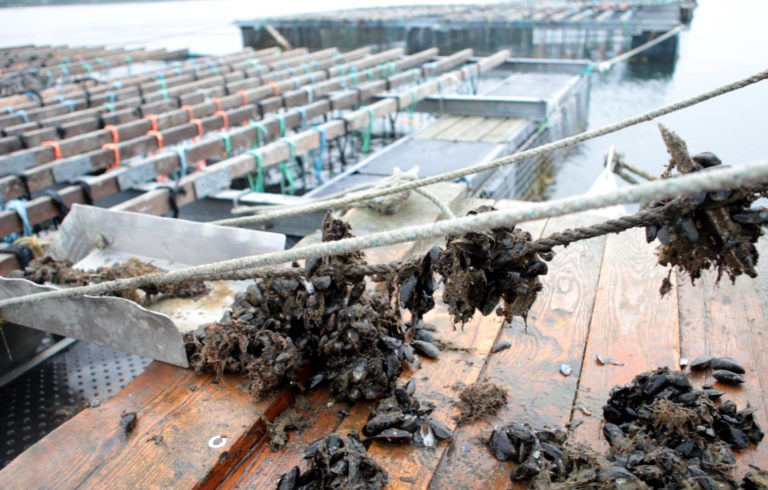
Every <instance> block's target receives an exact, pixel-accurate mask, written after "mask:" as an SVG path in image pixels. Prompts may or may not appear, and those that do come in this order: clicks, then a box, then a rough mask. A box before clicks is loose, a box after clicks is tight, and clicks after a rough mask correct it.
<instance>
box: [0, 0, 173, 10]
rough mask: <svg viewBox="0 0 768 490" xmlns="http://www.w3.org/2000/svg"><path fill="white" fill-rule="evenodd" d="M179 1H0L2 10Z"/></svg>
mask: <svg viewBox="0 0 768 490" xmlns="http://www.w3.org/2000/svg"><path fill="white" fill-rule="evenodd" d="M168 1H178V0H0V8H7V7H51V6H58V5H97V4H100V3H149V2H168Z"/></svg>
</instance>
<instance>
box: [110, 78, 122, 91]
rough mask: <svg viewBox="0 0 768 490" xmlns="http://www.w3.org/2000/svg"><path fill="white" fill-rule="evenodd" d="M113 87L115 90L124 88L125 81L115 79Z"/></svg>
mask: <svg viewBox="0 0 768 490" xmlns="http://www.w3.org/2000/svg"><path fill="white" fill-rule="evenodd" d="M112 88H113V89H115V90H120V89H121V88H123V82H121V81H120V80H115V81H114V82H112Z"/></svg>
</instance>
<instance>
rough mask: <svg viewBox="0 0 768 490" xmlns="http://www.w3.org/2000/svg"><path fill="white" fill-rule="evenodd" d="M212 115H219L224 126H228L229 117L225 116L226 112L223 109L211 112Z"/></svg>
mask: <svg viewBox="0 0 768 490" xmlns="http://www.w3.org/2000/svg"><path fill="white" fill-rule="evenodd" d="M213 115H214V116H220V117H221V119H222V120H223V121H224V127H225V128H229V117H228V116H227V113H226V112H224V111H216V112H214V113H213Z"/></svg>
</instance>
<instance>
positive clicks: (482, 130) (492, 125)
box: [454, 117, 505, 141]
mask: <svg viewBox="0 0 768 490" xmlns="http://www.w3.org/2000/svg"><path fill="white" fill-rule="evenodd" d="M504 121H505V119H504V118H498V117H487V118H484V119H483V120H482V121H480V122H479V123H478V124H475V125H474V126H472V127H470V128H467V129H466V130H465V131H464V132H463V133H462V134H458V135H456V136H455V138H454V139H457V140H459V141H481V140H482V139H483V138H484V137H485V136H486V135H488V134H489V133H490V132H491V131H493V130H494V129H496V128H497V127H499V126H501V125H502V124H504Z"/></svg>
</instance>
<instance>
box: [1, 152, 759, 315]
mask: <svg viewBox="0 0 768 490" xmlns="http://www.w3.org/2000/svg"><path fill="white" fill-rule="evenodd" d="M766 182H768V162H757V163H748V164H744V165H740V166H738V167H731V168H723V169H717V170H712V171H707V172H696V173H692V174H688V175H685V176H681V177H674V178H669V179H658V180H655V181H652V182H646V183H643V184H640V185H636V186H633V187H627V188H623V189H617V190H614V191H610V192H605V193H601V194H589V195H584V196H575V197H570V198H566V199H558V200H554V201H547V202H541V203H530V204H528V205H526V206H520V207H518V208H515V209H508V210H499V211H493V212H488V213H480V214H476V215H472V216H465V217H461V218H453V219H446V220H443V221H437V222H435V223H432V224H429V225H423V224H420V225H414V226H408V227H404V228H400V229H396V230H387V231H383V232H377V233H371V234H368V235H363V236H359V237H353V238H346V239H343V240H337V241H331V242H323V243H318V244H314V245H308V246H305V247H299V248H292V249H289V250H283V251H279V252H270V253H265V254H261V255H253V256H249V257H242V258H239V259H232V260H225V261H221V262H216V263H212V264H205V265H199V266H194V267H187V268H184V269H179V270H175V271H172V272H166V273H158V274H148V275H145V276H140V277H133V278H128V279H118V280H115V281H106V282H103V283H99V284H93V285H89V286H83V287H75V288H69V289H62V290H56V291H47V292H42V293H35V294H30V295H25V296H18V297H15V298H6V299H3V300H0V308H3V307H6V306H10V305H16V304H22V303H34V302H37V301H42V300H44V299H54V298H66V297H73V296H82V295H86V294H87V295H99V294H104V293H107V292H111V291H120V290H125V289H132V288H140V287H144V286H147V285H150V284H153V285H162V284H170V283H174V282H180V281H189V280H198V279H199V278H201V277H206V276H210V275H212V274H219V273H226V272H232V271H238V270H242V269H248V268H255V267H263V266H269V265H277V264H283V263H289V262H293V261H297V260H305V259H311V258H317V257H323V256H331V255H342V254H348V253H350V252H355V251H359V250H365V249H368V248H374V247H382V246H386V245H394V244H397V243H404V242H412V241H417V240H427V239H432V238H437V237H444V236H448V235H455V234H463V233H468V232H483V231H487V230H492V229H494V228H501V227H508V226H512V225H515V224H517V223H520V222H525V221H532V220H536V219H541V218H550V217H554V216H562V215H566V214H571V213H576V212H581V211H585V210H588V209H597V208H602V207H606V206H612V205H615V204H627V203H637V202H651V201H660V200H665V199H673V198H677V197H680V196H682V195H687V194H691V193H696V192H701V191H707V192H709V191H716V190H722V189H733V188H737V187H745V186H749V185H758V184H764V183H766Z"/></svg>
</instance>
